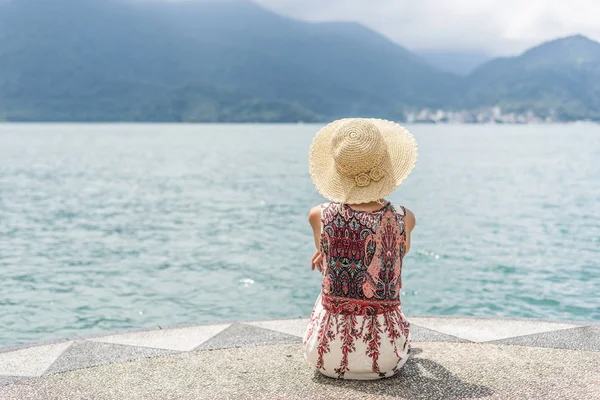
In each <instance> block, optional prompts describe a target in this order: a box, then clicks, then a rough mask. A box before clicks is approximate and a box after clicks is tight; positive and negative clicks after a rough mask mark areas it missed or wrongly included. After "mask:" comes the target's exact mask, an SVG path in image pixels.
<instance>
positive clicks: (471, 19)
mask: <svg viewBox="0 0 600 400" xmlns="http://www.w3.org/2000/svg"><path fill="white" fill-rule="evenodd" d="M256 2H257V3H259V4H262V5H263V6H265V7H267V8H269V9H271V10H273V11H276V12H278V13H281V14H285V15H289V16H292V17H294V18H299V19H303V20H308V21H358V22H360V23H362V24H364V25H366V26H368V27H370V28H372V29H374V30H376V31H379V32H380V33H382V34H384V35H386V36H387V37H389V38H391V39H392V40H394V41H396V42H398V43H400V44H402V45H404V46H406V47H408V48H410V49H460V50H483V51H487V52H489V53H492V54H514V53H518V52H521V51H523V50H524V49H526V48H528V47H531V46H533V45H536V44H538V43H540V42H543V41H546V40H549V39H553V38H557V37H562V36H567V35H572V34H576V33H582V34H584V35H587V36H589V37H590V38H592V39H595V40H600V23H598V18H599V16H600V1H598V0H502V1H500V0H256Z"/></svg>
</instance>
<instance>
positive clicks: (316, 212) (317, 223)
mask: <svg viewBox="0 0 600 400" xmlns="http://www.w3.org/2000/svg"><path fill="white" fill-rule="evenodd" d="M308 222H309V223H310V226H312V229H313V234H314V239H315V247H316V249H317V251H316V252H315V254H314V255H313V257H312V260H311V265H310V267H311V269H313V270H314V269H315V267H316V268H317V269H318V270H319V271H321V270H322V268H321V262H322V260H323V257H322V254H321V206H320V205H318V206H316V207H313V208H312V209H311V210H310V212H309V213H308Z"/></svg>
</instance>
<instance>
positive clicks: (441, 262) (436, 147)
mask: <svg viewBox="0 0 600 400" xmlns="http://www.w3.org/2000/svg"><path fill="white" fill-rule="evenodd" d="M317 128H318V126H313V125H0V273H1V275H0V277H1V279H0V294H1V295H0V345H10V344H16V343H23V342H30V341H37V340H44V339H52V338H60V337H65V336H71V335H76V334H90V333H96V332H102V331H114V330H122V329H127V328H133V327H150V326H155V325H161V326H170V325H177V324H186V323H196V322H208V321H221V320H234V319H235V320H250V319H268V318H283V317H299V316H303V317H307V316H309V314H310V311H311V308H312V305H313V303H314V301H315V299H316V297H317V295H318V293H319V290H320V279H319V278H320V277H319V273H318V272H317V271H311V270H310V257H311V255H312V253H313V251H314V244H313V239H312V236H311V235H312V234H311V230H310V228H309V225H308V222H307V213H308V210H309V209H310V207H311V206H313V205H315V204H318V203H319V202H321V201H322V199H321V198H320V197H319V195H318V194H317V193H316V191H315V190H314V188H313V186H312V183H311V181H310V178H309V175H308V171H307V152H308V147H309V145H310V142H311V140H312V137H313V135H314V133H315V132H316V130H317ZM409 128H410V129H411V130H412V131H413V132H414V134H415V136H416V138H417V140H418V142H419V145H420V158H419V161H418V163H417V167H416V169H415V171H414V172H413V174H412V175H411V176H410V177H409V178H408V180H407V181H406V182H405V184H403V185H402V187H401V188H400V189H399V190H398V191H396V192H395V193H394V194H393V195H392V196H391V200H392V201H393V202H395V203H398V204H403V205H405V206H407V207H408V208H410V209H411V210H413V212H414V213H415V214H416V217H417V227H416V230H415V231H414V234H413V244H412V249H411V252H410V254H409V255H408V256H407V257H406V259H405V266H404V270H403V273H404V280H403V282H404V288H403V292H402V301H403V307H404V310H405V313H406V314H407V315H408V316H411V315H429V314H442V315H471V316H473V315H475V316H500V317H539V318H553V319H554V318H556V319H572V320H587V321H599V320H600V126H598V125H549V126H431V125H429V126H426V125H417V126H412V127H409Z"/></svg>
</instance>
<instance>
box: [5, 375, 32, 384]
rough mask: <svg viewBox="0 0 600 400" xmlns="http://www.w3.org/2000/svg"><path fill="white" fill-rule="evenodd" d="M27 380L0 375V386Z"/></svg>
mask: <svg viewBox="0 0 600 400" xmlns="http://www.w3.org/2000/svg"><path fill="white" fill-rule="evenodd" d="M23 379H27V377H25V376H2V375H0V386H6V385H10V384H11V383H15V382H19V381H22V380H23Z"/></svg>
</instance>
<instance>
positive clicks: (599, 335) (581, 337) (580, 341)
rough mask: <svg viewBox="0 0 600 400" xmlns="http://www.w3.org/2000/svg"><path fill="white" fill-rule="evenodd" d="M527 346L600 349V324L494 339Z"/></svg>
mask: <svg viewBox="0 0 600 400" xmlns="http://www.w3.org/2000/svg"><path fill="white" fill-rule="evenodd" d="M494 343H498V344H514V345H518V346H529V347H550V348H554V349H570V350H585V351H600V326H582V327H579V328H572V329H562V330H559V331H552V332H544V333H537V334H534V335H527V336H518V337H513V338H509V339H503V340H498V341H495V342H494Z"/></svg>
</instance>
